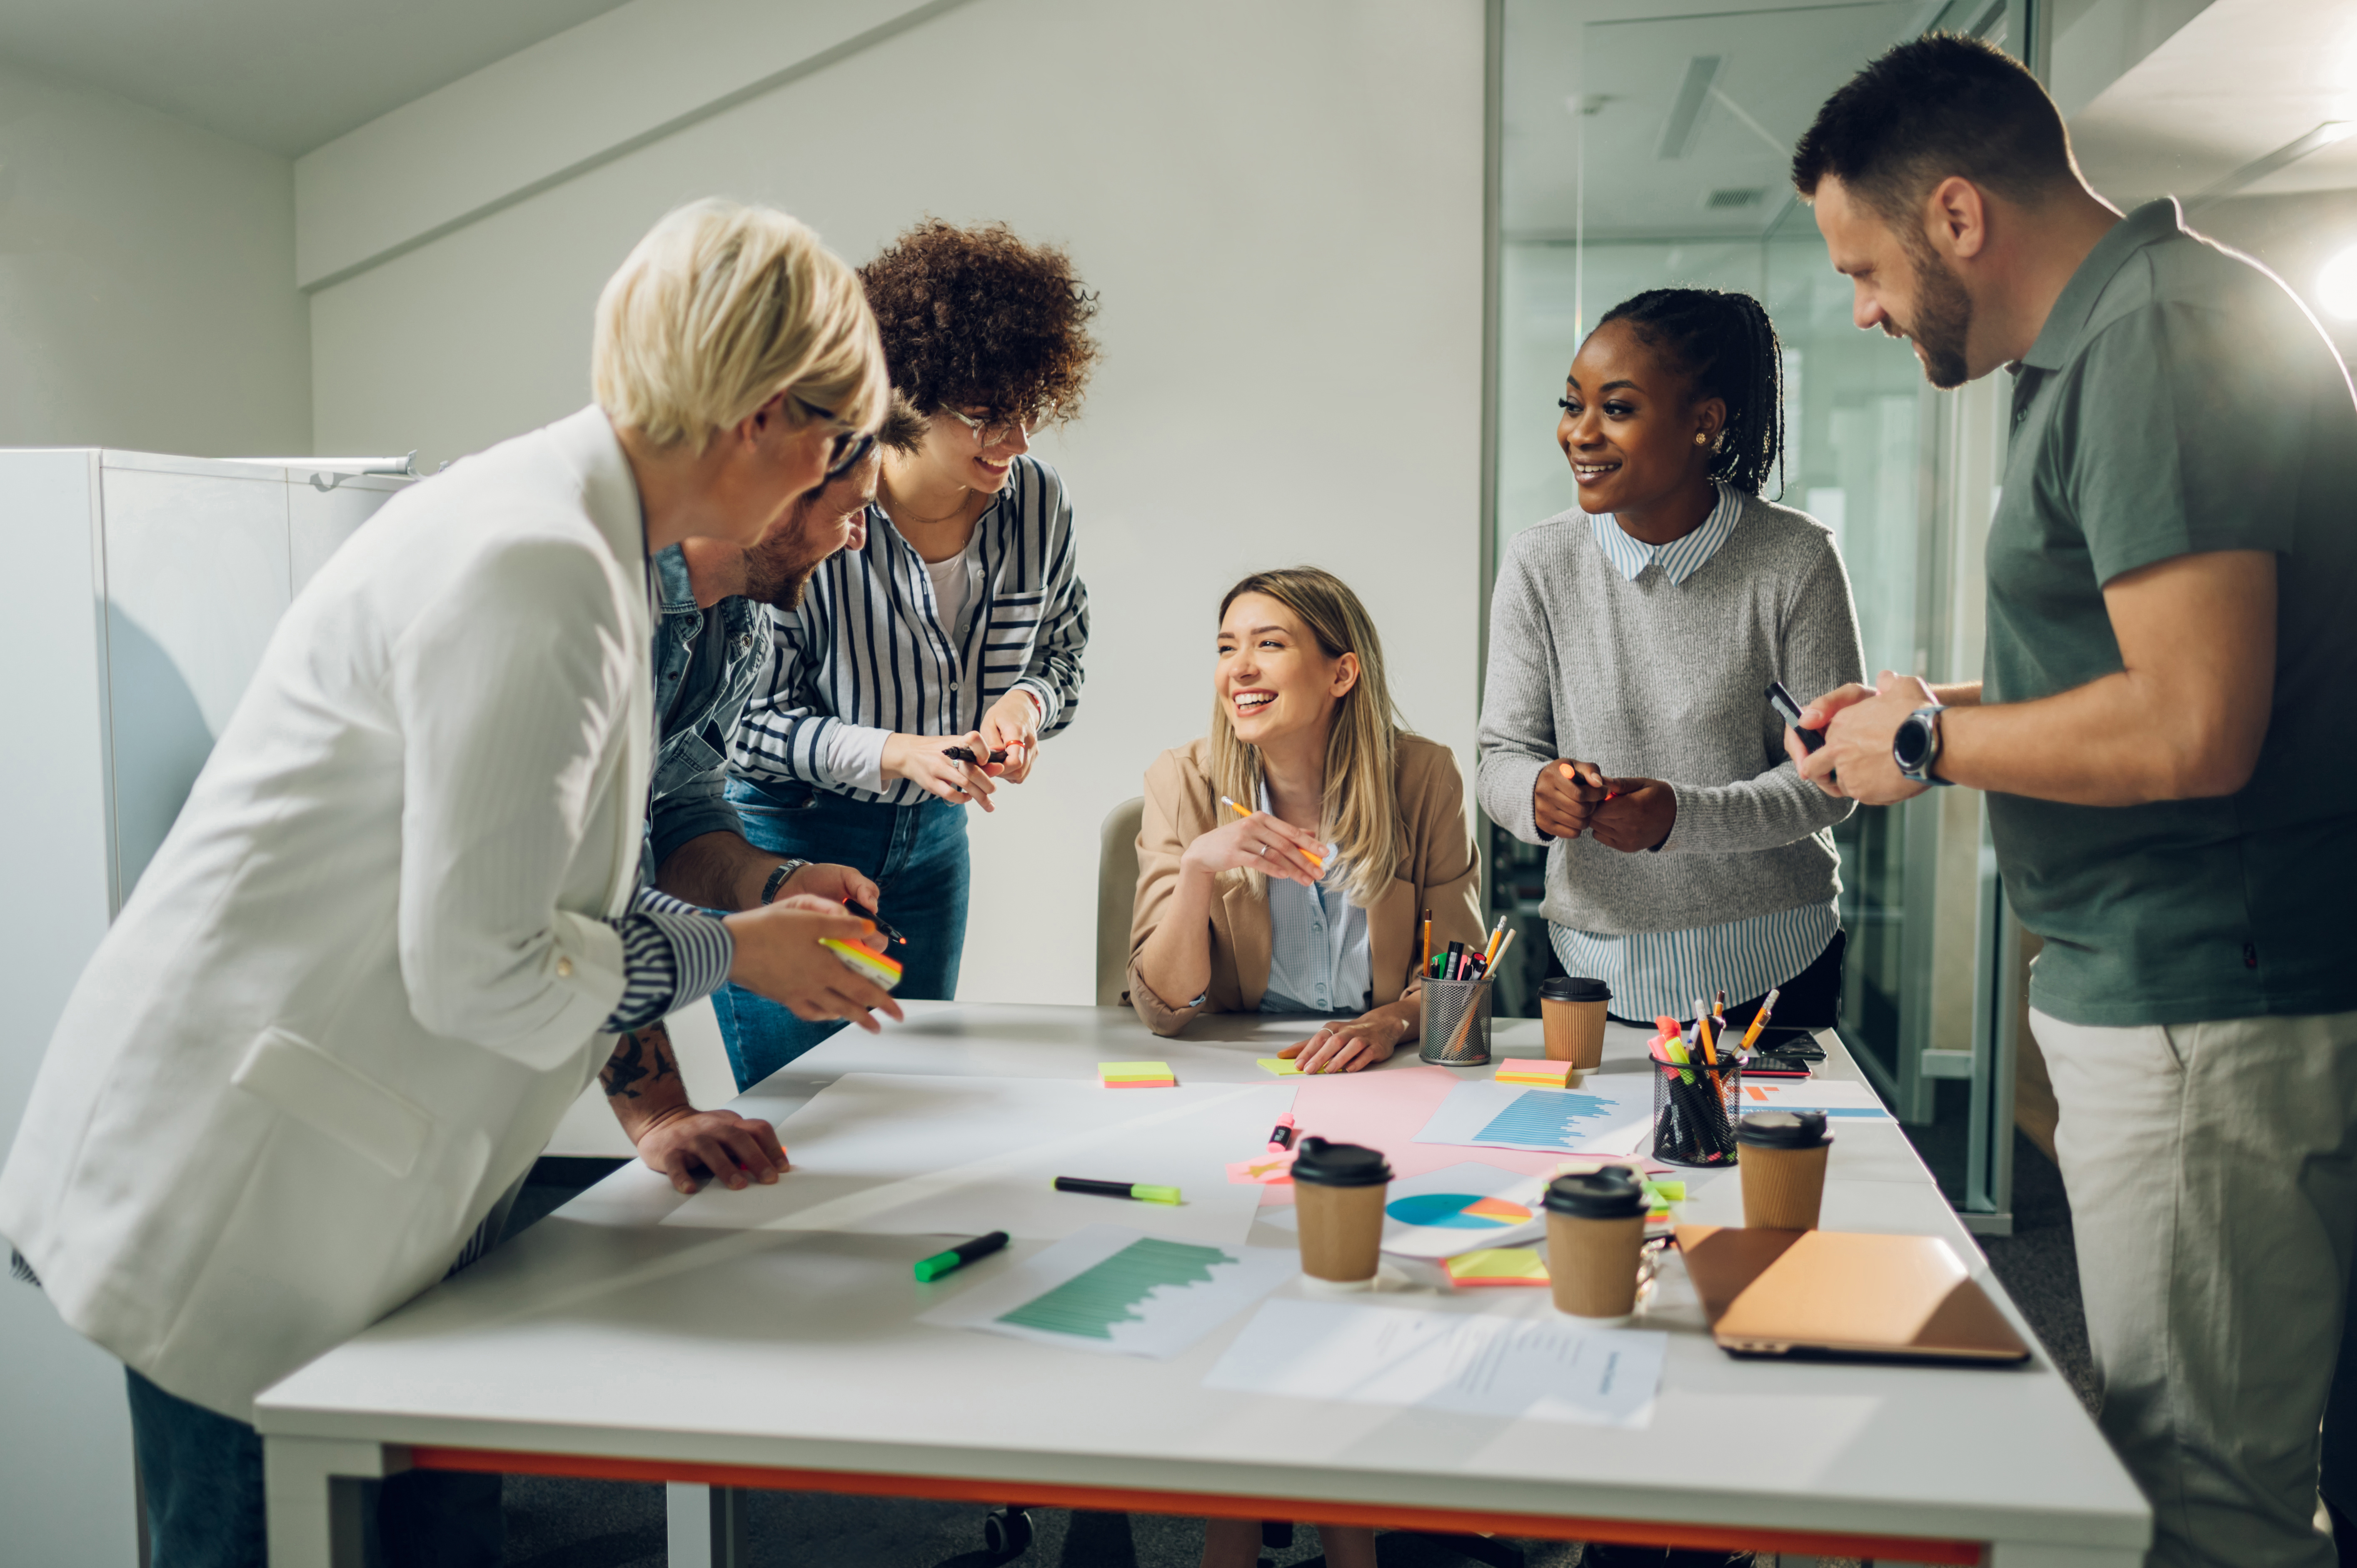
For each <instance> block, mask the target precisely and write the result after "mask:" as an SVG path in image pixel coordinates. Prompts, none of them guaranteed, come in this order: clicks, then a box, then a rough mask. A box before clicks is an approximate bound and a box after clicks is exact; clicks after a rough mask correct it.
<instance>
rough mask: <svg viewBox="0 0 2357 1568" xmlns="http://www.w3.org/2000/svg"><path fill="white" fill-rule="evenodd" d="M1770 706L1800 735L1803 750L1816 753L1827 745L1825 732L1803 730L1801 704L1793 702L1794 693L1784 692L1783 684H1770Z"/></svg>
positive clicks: (1778, 682)
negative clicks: (1819, 748) (1818, 748)
mask: <svg viewBox="0 0 2357 1568" xmlns="http://www.w3.org/2000/svg"><path fill="white" fill-rule="evenodd" d="M1768 705H1769V706H1770V707H1771V708H1773V709H1775V710H1776V716H1777V717H1778V718H1780V719H1782V720H1783V721H1784V722H1785V723H1786V724H1788V725H1792V728H1793V729H1794V731H1796V732H1797V733H1798V734H1799V736H1800V737H1801V745H1802V746H1803V749H1805V750H1809V751H1814V750H1816V749H1817V747H1819V746H1823V745H1824V744H1825V732H1824V731H1823V730H1817V729H1802V728H1801V704H1800V703H1796V702H1794V701H1792V693H1790V692H1787V691H1786V690H1784V682H1781V681H1770V682H1768Z"/></svg>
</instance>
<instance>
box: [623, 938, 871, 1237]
mask: <svg viewBox="0 0 2357 1568" xmlns="http://www.w3.org/2000/svg"><path fill="white" fill-rule="evenodd" d="M820 951H821V952H825V951H826V950H825V949H823V948H821V949H820ZM827 957H828V961H830V962H832V961H834V955H833V954H832V953H829V954H828V955H827ZM632 1141H633V1142H635V1143H636V1144H637V1145H638V1150H639V1158H640V1159H642V1160H644V1161H646V1163H647V1165H648V1166H649V1167H650V1168H651V1169H654V1170H658V1171H661V1172H662V1174H663V1175H664V1176H669V1177H670V1178H671V1185H672V1186H673V1187H674V1188H675V1189H677V1190H678V1191H681V1192H694V1191H696V1190H698V1189H699V1188H701V1187H703V1186H704V1184H705V1183H706V1182H708V1181H710V1180H712V1179H713V1178H714V1177H715V1176H717V1177H718V1178H719V1179H720V1182H721V1185H722V1186H724V1187H727V1188H729V1189H730V1190H731V1191H741V1190H743V1189H744V1188H745V1187H748V1186H750V1185H751V1184H752V1183H754V1182H759V1183H761V1184H762V1185H763V1186H764V1187H767V1186H770V1185H771V1184H773V1183H775V1182H776V1181H777V1179H778V1173H780V1171H783V1170H785V1169H787V1168H788V1166H787V1164H786V1150H785V1145H783V1144H780V1143H779V1142H778V1130H777V1129H776V1128H774V1127H772V1126H770V1124H769V1123H768V1122H763V1121H761V1120H759V1118H757V1117H751V1116H739V1115H737V1112H734V1111H698V1110H696V1109H695V1108H694V1106H692V1105H685V1104H682V1105H680V1106H677V1107H675V1108H673V1109H672V1110H669V1111H666V1112H658V1113H657V1114H656V1115H655V1116H654V1117H652V1118H651V1119H650V1120H649V1121H648V1122H647V1123H646V1125H645V1126H643V1127H640V1128H639V1129H637V1130H636V1132H635V1133H634V1134H633V1139H632Z"/></svg>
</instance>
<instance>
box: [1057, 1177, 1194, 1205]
mask: <svg viewBox="0 0 2357 1568" xmlns="http://www.w3.org/2000/svg"><path fill="white" fill-rule="evenodd" d="M1056 1190H1057V1191H1058V1192H1085V1193H1088V1194H1090V1195H1091V1196H1092V1197H1134V1198H1135V1199H1136V1200H1137V1201H1138V1202H1140V1203H1176V1202H1178V1201H1179V1189H1178V1188H1177V1187H1153V1186H1149V1185H1148V1184H1146V1183H1145V1182H1126V1181H1092V1180H1090V1179H1089V1178H1088V1177H1087V1176H1058V1177H1057V1178H1056Z"/></svg>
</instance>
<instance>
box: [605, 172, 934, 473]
mask: <svg viewBox="0 0 2357 1568" xmlns="http://www.w3.org/2000/svg"><path fill="white" fill-rule="evenodd" d="M590 384H591V385H592V387H593V388H594V389H595V390H596V392H597V405H598V406H599V407H600V408H603V409H604V410H605V411H606V413H607V416H608V418H610V419H612V420H613V421H614V422H615V423H616V424H621V425H627V426H629V427H630V428H631V429H634V430H636V431H637V432H639V434H640V435H643V436H645V437H646V438H647V440H649V441H650V442H651V443H653V444H654V445H655V446H677V445H679V444H681V443H686V444H688V445H690V446H693V447H694V449H695V450H697V451H699V452H700V451H702V450H703V449H704V447H705V445H706V444H708V443H709V442H710V441H711V439H712V438H713V436H714V435H716V434H718V433H719V432H721V431H723V430H726V429H727V428H729V427H730V426H731V425H734V424H738V423H740V422H741V421H743V420H745V419H748V418H749V417H751V415H752V414H753V413H754V412H755V411H756V410H757V409H759V407H760V406H761V405H762V404H763V403H768V402H769V401H770V399H771V398H773V397H776V396H777V395H778V394H779V393H780V392H791V394H792V396H791V398H789V399H788V401H787V403H786V410H787V414H788V417H789V418H790V419H791V420H792V421H793V422H794V423H795V424H802V423H804V422H806V421H807V420H809V419H812V418H814V417H816V416H815V415H814V414H813V413H811V412H810V408H817V409H823V410H824V411H825V412H826V413H828V414H830V415H832V416H833V417H834V419H835V421H836V422H838V423H840V424H844V425H845V426H848V427H850V428H853V429H858V430H866V429H872V428H874V427H875V425H876V424H877V422H878V421H880V420H881V419H882V418H883V417H884V411H885V409H886V407H887V405H888V398H889V396H890V387H889V383H888V381H887V380H886V378H885V372H884V350H883V347H882V345H881V344H880V342H879V341H878V340H877V336H876V318H875V317H874V316H873V315H872V314H871V313H870V312H869V310H868V308H867V299H866V294H865V292H864V291H863V290H862V289H861V288H860V286H859V279H858V277H857V275H856V274H854V273H853V272H852V270H851V268H850V267H848V266H846V265H845V263H843V262H842V261H841V260H840V259H839V258H838V257H836V256H835V255H834V253H833V252H829V251H828V250H827V249H826V248H825V247H824V246H823V245H821V244H820V243H819V242H818V236H817V235H816V234H813V232H811V231H810V230H809V229H808V228H806V227H805V226H804V225H802V223H800V222H798V221H797V220H794V219H792V218H790V217H788V216H787V215H786V214H784V213H782V212H780V211H778V210H777V209H775V208H770V207H749V206H747V205H745V204H744V203H742V202H737V201H728V200H724V199H720V198H718V197H708V198H706V199H704V200H701V201H693V202H690V203H688V204H687V205H686V206H684V207H682V208H679V209H676V210H674V211H673V212H671V213H669V214H668V215H666V216H665V217H664V218H663V220H662V221H661V222H659V223H657V224H656V225H655V226H654V227H653V228H652V229H651V230H649V231H647V235H646V238H644V239H642V240H640V242H638V244H637V245H636V246H635V247H634V248H632V250H631V252H630V255H629V256H628V257H627V258H625V259H624V261H623V263H622V265H621V267H620V269H619V271H617V272H616V273H615V274H614V275H613V276H612V277H611V278H609V279H608V280H607V283H606V289H605V292H604V293H603V294H601V295H598V296H597V340H596V345H595V347H594V349H592V351H591V356H590ZM797 401H799V403H803V404H808V405H810V407H808V408H806V407H798V406H797V405H796V404H797Z"/></svg>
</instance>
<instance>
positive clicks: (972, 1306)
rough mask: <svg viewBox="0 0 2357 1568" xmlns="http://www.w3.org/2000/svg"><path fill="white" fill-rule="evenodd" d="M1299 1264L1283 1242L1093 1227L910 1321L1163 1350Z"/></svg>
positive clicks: (1183, 1342)
mask: <svg viewBox="0 0 2357 1568" xmlns="http://www.w3.org/2000/svg"><path fill="white" fill-rule="evenodd" d="M1299 1270H1300V1262H1299V1260H1298V1258H1297V1257H1296V1255H1295V1253H1294V1251H1292V1250H1291V1249H1290V1248H1284V1247H1206V1246H1200V1245H1197V1244H1193V1243H1189V1242H1184V1241H1172V1240H1167V1239H1165V1238H1162V1237H1158V1236H1146V1235H1142V1234H1140V1233H1139V1232H1138V1231H1136V1230H1132V1229H1130V1228H1129V1227H1127V1226H1125V1225H1092V1226H1090V1227H1089V1228H1088V1229H1087V1230H1082V1231H1079V1232H1077V1233H1075V1234H1074V1235H1072V1236H1070V1237H1067V1238H1066V1239H1065V1240H1061V1241H1059V1242H1057V1243H1056V1244H1055V1245H1054V1246H1052V1247H1050V1248H1049V1249H1048V1250H1047V1251H1043V1252H1039V1253H1035V1254H1034V1255H1032V1256H1031V1257H1028V1258H1026V1259H1024V1260H1022V1261H1021V1262H1018V1263H1017V1264H1015V1265H1014V1266H1013V1267H1012V1268H1009V1269H1007V1270H1006V1272H1005V1273H1001V1274H999V1275H998V1276H997V1277H996V1278H995V1279H992V1280H989V1281H988V1282H986V1283H981V1284H977V1285H975V1286H974V1288H972V1289H971V1290H968V1291H966V1292H964V1293H963V1294H960V1295H959V1296H957V1297H956V1298H955V1299H953V1300H952V1301H948V1302H945V1303H943V1304H942V1305H940V1306H937V1307H934V1308H933V1309H932V1310H931V1311H930V1312H926V1313H922V1314H920V1315H919V1316H918V1318H917V1321H918V1322H920V1323H927V1324H931V1325H932V1326H934V1327H936V1328H979V1329H983V1330H985V1332H988V1333H992V1334H1009V1335H1012V1336H1014V1337H1016V1338H1017V1339H1036V1340H1038V1341H1039V1342H1040V1343H1041V1344H1043V1345H1060V1346H1063V1347H1065V1348H1068V1349H1074V1350H1097V1351H1103V1352H1108V1353H1111V1354H1114V1355H1122V1356H1154V1357H1169V1356H1176V1355H1178V1354H1179V1352H1180V1351H1182V1350H1184V1349H1186V1348H1188V1347H1189V1346H1190V1345H1192V1344H1194V1343H1195V1342H1196V1341H1197V1340H1199V1339H1200V1338H1201V1337H1203V1336H1204V1335H1206V1334H1209V1333H1210V1332H1211V1330H1212V1329H1214V1328H1217V1327H1218V1326H1220V1325H1221V1324H1222V1323H1225V1322H1226V1321H1227V1320H1228V1319H1229V1318H1231V1317H1233V1316H1235V1315H1236V1314H1237V1313H1239V1312H1242V1311H1243V1309H1244V1308H1245V1307H1248V1306H1250V1305H1252V1304H1253V1303H1254V1302H1255V1301H1258V1300H1259V1299H1260V1298H1261V1297H1263V1296H1265V1295H1266V1294H1268V1293H1269V1292H1271V1291H1273V1290H1275V1288H1276V1287H1277V1286H1279V1285H1281V1284H1283V1283H1285V1282H1286V1281H1287V1280H1289V1279H1291V1278H1292V1277H1293V1276H1294V1275H1295V1274H1296V1273H1298V1272H1299Z"/></svg>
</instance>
